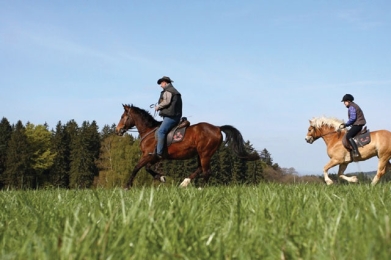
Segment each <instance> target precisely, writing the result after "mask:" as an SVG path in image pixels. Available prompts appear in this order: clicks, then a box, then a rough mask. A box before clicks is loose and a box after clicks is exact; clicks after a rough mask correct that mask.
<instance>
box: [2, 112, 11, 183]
mask: <svg viewBox="0 0 391 260" xmlns="http://www.w3.org/2000/svg"><path fill="white" fill-rule="evenodd" d="M11 135H12V127H11V125H10V123H9V122H8V120H7V119H6V118H5V117H3V118H2V119H1V122H0V188H1V187H2V181H1V180H2V174H3V173H4V171H5V163H6V158H7V150H8V143H9V141H10V140H11Z"/></svg>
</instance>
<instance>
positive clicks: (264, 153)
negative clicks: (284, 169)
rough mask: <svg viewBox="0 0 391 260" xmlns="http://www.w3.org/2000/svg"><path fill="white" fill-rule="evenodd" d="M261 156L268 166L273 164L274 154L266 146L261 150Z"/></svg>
mask: <svg viewBox="0 0 391 260" xmlns="http://www.w3.org/2000/svg"><path fill="white" fill-rule="evenodd" d="M260 157H261V160H262V161H264V162H265V163H266V164H267V165H268V166H273V159H272V155H271V154H270V153H269V151H268V150H267V149H266V148H265V149H263V150H262V151H261V154H260Z"/></svg>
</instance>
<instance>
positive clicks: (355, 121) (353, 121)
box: [339, 94, 366, 158]
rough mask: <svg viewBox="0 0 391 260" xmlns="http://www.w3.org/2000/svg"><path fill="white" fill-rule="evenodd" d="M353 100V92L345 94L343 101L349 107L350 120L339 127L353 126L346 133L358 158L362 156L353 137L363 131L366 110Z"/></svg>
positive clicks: (354, 155)
mask: <svg viewBox="0 0 391 260" xmlns="http://www.w3.org/2000/svg"><path fill="white" fill-rule="evenodd" d="M353 100H354V97H353V96H352V95H351V94H346V95H344V96H343V98H342V101H341V102H344V105H345V106H346V107H347V108H348V117H349V120H348V122H346V123H342V124H341V125H340V126H339V128H340V129H342V128H345V127H348V126H351V128H350V129H349V130H348V132H347V133H346V139H347V140H349V143H350V145H351V146H352V148H353V157H355V158H357V157H360V154H359V152H358V147H357V144H356V142H355V141H354V140H353V137H355V136H356V135H357V134H358V133H359V132H360V131H361V129H362V128H363V126H364V125H365V124H366V120H365V117H364V112H363V111H362V110H361V108H360V107H359V106H358V105H357V104H356V103H354V102H353Z"/></svg>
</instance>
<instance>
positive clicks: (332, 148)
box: [305, 117, 391, 185]
mask: <svg viewBox="0 0 391 260" xmlns="http://www.w3.org/2000/svg"><path fill="white" fill-rule="evenodd" d="M342 123H343V121H342V120H339V119H335V118H326V117H320V118H314V119H312V120H310V126H309V128H308V132H307V136H306V137H305V140H306V141H307V142H308V143H310V144H312V143H313V142H314V141H315V140H317V139H318V138H320V137H322V138H323V140H324V141H325V143H326V146H327V154H328V156H329V157H330V161H329V162H328V163H327V164H326V165H325V166H324V168H323V173H324V180H325V181H326V183H327V184H328V185H330V184H332V183H333V181H332V180H331V179H330V178H329V175H328V170H329V169H330V168H332V167H334V166H336V165H339V169H338V176H339V177H340V178H341V179H344V180H347V181H348V182H358V179H357V177H356V176H352V177H348V176H345V175H343V173H344V172H345V170H346V167H347V166H348V164H349V163H351V162H352V157H351V155H350V152H349V151H348V150H347V149H346V148H345V147H344V146H343V144H342V138H343V137H344V135H345V133H346V130H345V129H344V130H338V129H339V126H340V125H341V124H342ZM370 136H371V142H370V143H369V144H367V145H365V146H364V147H359V152H360V155H361V156H360V157H359V158H358V159H355V160H354V161H365V160H367V159H369V158H372V157H374V156H377V157H378V158H379V162H378V166H377V174H376V176H375V177H374V178H373V180H372V185H375V184H376V183H377V182H378V181H379V179H380V178H381V177H382V176H383V175H384V174H385V173H386V172H387V170H389V169H391V164H390V162H389V160H390V159H391V132H389V131H387V130H378V131H374V132H371V133H370Z"/></svg>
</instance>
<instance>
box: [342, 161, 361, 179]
mask: <svg viewBox="0 0 391 260" xmlns="http://www.w3.org/2000/svg"><path fill="white" fill-rule="evenodd" d="M347 167H348V163H344V164H340V165H339V169H338V177H339V178H341V179H343V180H345V181H348V182H358V179H357V176H351V177H348V176H346V175H344V174H343V173H344V172H345V170H346V168H347Z"/></svg>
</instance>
